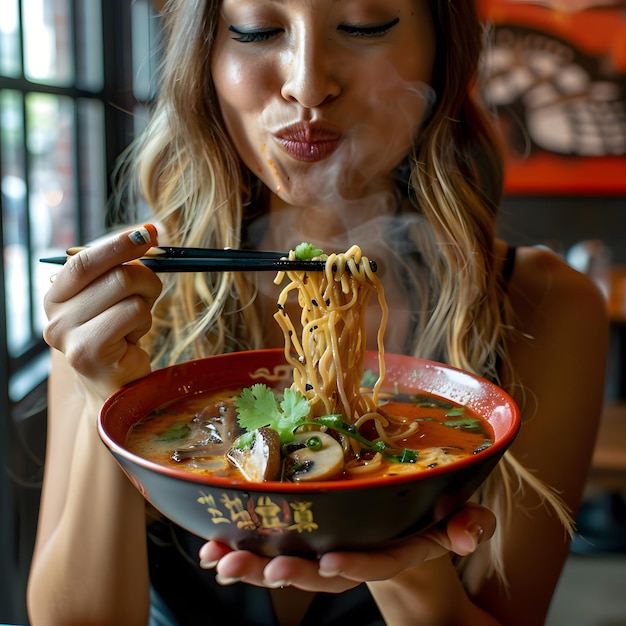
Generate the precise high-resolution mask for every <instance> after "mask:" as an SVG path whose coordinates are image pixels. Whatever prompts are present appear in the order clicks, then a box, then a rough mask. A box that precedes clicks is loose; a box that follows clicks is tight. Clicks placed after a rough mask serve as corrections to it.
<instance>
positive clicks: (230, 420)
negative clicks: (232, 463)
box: [172, 400, 243, 463]
mask: <svg viewBox="0 0 626 626" xmlns="http://www.w3.org/2000/svg"><path fill="white" fill-rule="evenodd" d="M187 427H188V428H189V434H188V435H187V437H186V438H185V442H186V444H187V445H185V446H179V447H177V448H176V449H175V450H174V452H173V453H172V459H173V460H174V461H176V462H178V463H180V462H183V461H189V460H194V459H205V458H207V457H221V458H223V456H224V454H226V452H227V451H228V449H229V448H230V446H232V445H233V441H234V440H235V438H236V437H237V436H238V435H240V434H241V433H242V432H243V431H242V430H241V428H239V426H238V424H237V413H236V410H235V404H234V402H229V401H222V400H220V401H219V402H216V403H215V404H212V405H210V406H207V407H205V408H204V409H202V411H200V413H198V414H197V415H195V416H194V418H193V419H192V420H191V421H190V422H189V423H188V424H187Z"/></svg>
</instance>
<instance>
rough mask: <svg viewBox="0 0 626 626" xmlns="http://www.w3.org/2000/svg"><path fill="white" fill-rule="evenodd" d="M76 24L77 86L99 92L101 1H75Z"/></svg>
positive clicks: (101, 68) (101, 83)
mask: <svg viewBox="0 0 626 626" xmlns="http://www.w3.org/2000/svg"><path fill="white" fill-rule="evenodd" d="M0 1H1V0H0ZM76 23H77V30H76V50H77V56H76V75H77V80H76V82H77V85H78V86H79V87H81V88H82V89H87V90H89V91H94V92H95V91H100V90H101V89H102V88H103V86H104V65H103V63H102V60H103V59H102V4H101V0H77V2H76Z"/></svg>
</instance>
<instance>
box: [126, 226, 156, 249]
mask: <svg viewBox="0 0 626 626" xmlns="http://www.w3.org/2000/svg"><path fill="white" fill-rule="evenodd" d="M154 237H156V228H155V227H154V226H153V225H152V224H144V226H142V227H141V228H138V229H137V230H134V231H133V232H132V233H130V234H129V235H128V238H129V239H130V240H131V241H132V242H133V243H134V244H135V245H137V246H143V245H144V244H146V243H150V242H151V241H152V239H153V238H154Z"/></svg>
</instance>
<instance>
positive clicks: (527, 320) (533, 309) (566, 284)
mask: <svg viewBox="0 0 626 626" xmlns="http://www.w3.org/2000/svg"><path fill="white" fill-rule="evenodd" d="M509 297H510V301H511V305H512V307H513V310H514V312H515V318H516V322H517V323H518V324H519V325H520V326H521V329H523V331H524V332H526V333H530V334H533V333H534V332H538V331H540V330H541V328H543V327H548V328H551V327H553V326H561V325H563V324H564V323H566V325H567V326H568V327H570V328H571V327H572V326H576V325H578V324H585V326H586V327H587V328H588V329H589V330H591V328H593V327H595V326H597V327H598V329H599V330H600V331H601V332H602V331H604V330H606V328H607V327H608V321H607V313H606V302H605V300H604V296H603V295H602V293H601V292H600V290H599V289H598V287H597V286H596V284H595V283H594V282H593V281H592V280H591V279H590V278H589V277H588V276H586V275H584V274H581V273H580V272H578V271H576V270H574V269H573V268H572V267H570V266H569V265H568V264H567V263H566V262H565V261H564V260H563V259H562V258H561V257H559V256H558V255H557V254H555V253H554V252H552V251H550V250H547V249H544V248H519V249H518V252H517V257H516V261H515V269H514V271H513V275H512V277H511V282H510V285H509ZM590 327H591V328H590Z"/></svg>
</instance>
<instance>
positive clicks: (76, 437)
mask: <svg viewBox="0 0 626 626" xmlns="http://www.w3.org/2000/svg"><path fill="white" fill-rule="evenodd" d="M116 241H117V243H114V244H111V243H109V244H106V245H105V246H103V247H102V248H98V249H96V248H94V250H93V251H90V253H89V255H87V258H85V259H81V260H76V261H77V262H76V263H73V264H71V265H66V266H64V268H63V269H62V271H61V272H59V275H58V277H57V279H56V281H55V283H54V284H53V286H52V288H51V290H50V294H49V295H48V296H47V302H46V311H47V313H48V316H49V318H50V324H49V326H48V328H47V329H46V339H47V341H48V342H49V343H50V344H51V345H52V346H54V347H55V348H56V349H54V350H53V360H52V371H51V375H50V382H49V389H50V391H49V415H48V442H47V450H46V465H45V476H44V485H43V492H42V501H41V509H40V519H39V525H38V534H37V541H36V546H35V553H34V557H33V562H32V566H31V573H30V578H29V587H28V608H29V615H30V620H31V623H32V624H33V626H40V625H46V624H64V625H71V624H111V623H120V624H121V623H123V624H145V623H146V622H147V615H148V572H147V556H146V540H145V510H144V506H145V505H144V500H143V498H142V497H141V496H140V495H139V493H138V492H137V491H136V490H135V488H134V487H133V486H132V485H131V483H130V482H129V481H128V480H127V479H126V477H125V476H124V475H123V473H122V471H121V470H120V469H119V467H118V466H117V464H116V462H115V461H114V459H113V457H112V456H111V455H110V453H109V452H108V451H107V450H106V448H105V447H104V445H103V444H102V442H101V441H100V439H99V437H98V434H97V431H96V416H97V414H98V411H99V409H100V406H101V404H102V402H103V400H104V399H105V398H106V397H107V395H109V394H110V393H111V392H112V391H114V390H115V389H117V388H119V387H120V386H121V385H123V384H125V383H126V382H129V381H130V380H132V379H133V378H136V377H138V376H141V375H142V374H145V373H148V371H149V365H148V359H147V355H145V353H143V351H141V350H140V349H139V348H138V346H137V345H136V344H137V341H138V339H139V337H140V336H141V335H143V334H144V333H145V332H146V330H147V329H148V328H149V326H150V322H149V319H150V313H149V310H150V307H151V305H152V302H153V301H154V298H155V297H156V295H157V294H158V292H159V289H160V283H159V282H158V279H157V278H156V277H155V276H154V275H153V274H152V273H151V272H149V271H146V270H145V268H143V267H141V266H139V265H124V266H121V265H119V264H120V263H122V262H123V261H125V260H128V259H130V258H133V256H140V255H141V254H142V253H143V252H144V251H145V248H147V247H148V246H147V245H146V246H139V247H138V246H136V245H135V244H133V243H129V242H128V240H127V239H126V240H125V239H124V236H121V237H119V238H117V240H116ZM70 362H71V364H72V366H70Z"/></svg>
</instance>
